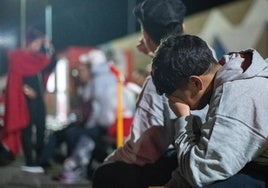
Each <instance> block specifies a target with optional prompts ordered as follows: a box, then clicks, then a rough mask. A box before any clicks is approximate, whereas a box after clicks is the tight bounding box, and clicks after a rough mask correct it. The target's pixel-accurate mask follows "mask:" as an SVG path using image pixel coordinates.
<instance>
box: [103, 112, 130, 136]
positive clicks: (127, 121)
mask: <svg viewBox="0 0 268 188" xmlns="http://www.w3.org/2000/svg"><path fill="white" fill-rule="evenodd" d="M132 120H133V117H129V118H124V119H123V125H124V129H123V130H124V132H123V133H124V134H123V135H124V137H125V138H126V137H127V136H128V135H129V133H130V128H131V125H132ZM108 134H109V135H110V136H112V137H114V138H116V136H117V121H116V122H115V123H114V124H113V125H112V126H111V127H110V128H109V130H108Z"/></svg>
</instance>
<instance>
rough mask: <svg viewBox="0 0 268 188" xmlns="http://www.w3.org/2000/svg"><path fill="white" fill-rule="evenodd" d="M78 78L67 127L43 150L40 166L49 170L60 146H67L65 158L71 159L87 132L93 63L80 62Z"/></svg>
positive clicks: (56, 133)
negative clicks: (81, 137) (79, 141)
mask: <svg viewBox="0 0 268 188" xmlns="http://www.w3.org/2000/svg"><path fill="white" fill-rule="evenodd" d="M77 72H78V75H77V78H75V84H76V92H75V94H73V96H71V97H70V99H71V101H70V105H71V110H70V113H69V117H68V122H67V124H66V126H65V127H64V128H63V129H61V130H57V131H55V132H53V133H52V134H51V135H50V136H49V137H48V139H47V140H48V141H47V143H46V145H45V147H44V149H43V152H42V155H41V158H40V161H39V165H40V166H42V167H44V168H47V167H50V166H51V163H50V162H51V160H52V159H56V158H57V154H60V155H62V153H59V150H60V146H61V145H62V144H66V146H67V153H66V155H64V156H61V157H63V158H66V157H69V156H70V154H71V153H72V152H73V149H74V148H75V145H76V144H77V141H78V139H79V137H80V136H81V135H83V134H84V133H85V131H86V128H85V126H84V125H85V123H86V122H87V121H88V118H89V117H90V113H91V100H92V97H91V95H92V83H91V81H92V78H91V77H92V74H91V63H82V62H80V63H79V64H78V66H77Z"/></svg>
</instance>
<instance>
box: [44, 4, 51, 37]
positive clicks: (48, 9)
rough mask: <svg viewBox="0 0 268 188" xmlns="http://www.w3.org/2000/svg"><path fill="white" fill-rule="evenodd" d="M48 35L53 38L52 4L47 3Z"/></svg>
mask: <svg viewBox="0 0 268 188" xmlns="http://www.w3.org/2000/svg"><path fill="white" fill-rule="evenodd" d="M45 14H46V15H45V16H46V18H45V19H46V20H45V21H46V35H47V36H48V37H49V38H50V40H52V6H51V5H47V6H46V12H45Z"/></svg>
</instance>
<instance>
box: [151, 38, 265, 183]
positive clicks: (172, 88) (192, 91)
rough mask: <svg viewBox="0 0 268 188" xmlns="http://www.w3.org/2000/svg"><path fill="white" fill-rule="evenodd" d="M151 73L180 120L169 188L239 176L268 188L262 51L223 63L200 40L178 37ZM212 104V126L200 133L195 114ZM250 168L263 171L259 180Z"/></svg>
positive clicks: (251, 51)
mask: <svg viewBox="0 0 268 188" xmlns="http://www.w3.org/2000/svg"><path fill="white" fill-rule="evenodd" d="M151 74H152V79H153V82H154V85H155V87H156V90H157V92H158V93H159V94H165V95H166V96H167V97H168V100H169V105H170V108H171V109H172V111H173V112H174V113H175V114H176V116H177V119H176V121H175V123H174V128H175V145H176V148H177V159H178V168H177V170H176V172H174V173H173V175H172V179H171V180H170V181H169V183H167V185H166V187H169V188H173V187H175V188H177V187H189V186H193V187H197V186H198V187H203V186H206V185H209V184H212V183H214V182H216V181H220V180H226V179H227V180H228V178H230V177H232V176H234V175H236V174H237V173H238V175H239V174H240V173H243V174H250V175H252V177H251V178H254V179H256V180H258V181H262V182H263V184H264V181H265V180H267V179H268V178H267V174H268V173H267V167H268V166H266V165H268V159H267V156H265V150H267V145H268V126H267V122H268V116H267V109H268V100H267V98H268V84H267V83H268V64H267V62H265V60H264V59H263V58H262V57H261V56H260V54H259V53H258V52H257V51H256V50H254V49H248V50H245V51H241V52H235V53H230V54H228V55H225V56H224V57H223V58H222V59H221V60H220V61H219V62H217V61H216V60H215V59H214V58H213V55H212V53H211V51H210V49H209V47H208V46H207V44H206V42H204V41H203V40H201V39H200V38H199V37H196V36H191V35H184V36H179V35H174V36H171V37H169V38H168V39H167V40H165V41H163V43H162V44H161V45H160V47H159V48H158V50H157V52H156V56H155V58H154V59H153V64H152V73H151ZM206 105H209V109H208V113H207V116H206V122H205V123H204V124H203V125H202V126H201V128H200V129H199V131H198V132H196V128H197V126H195V123H194V120H193V119H192V118H190V117H191V116H190V110H198V109H201V108H203V107H204V106H206ZM249 165H250V166H255V167H257V168H259V169H258V171H255V174H254V175H253V172H254V171H253V170H252V169H253V168H252V167H250V168H249ZM257 168H256V169H257ZM265 171H266V172H265ZM256 172H257V173H256ZM258 172H259V173H258ZM265 176H266V177H265ZM240 178H241V177H240ZM240 180H241V179H240ZM233 183H235V181H233ZM263 184H262V185H263ZM242 185H243V182H242V184H240V186H242ZM245 186H246V185H245ZM228 187H229V186H228Z"/></svg>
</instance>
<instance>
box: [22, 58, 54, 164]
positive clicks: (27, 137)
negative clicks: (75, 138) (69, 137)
mask: <svg viewBox="0 0 268 188" xmlns="http://www.w3.org/2000/svg"><path fill="white" fill-rule="evenodd" d="M55 65H56V61H55V60H54V58H53V61H52V63H51V64H49V65H48V66H47V67H46V68H44V69H43V70H42V71H41V72H39V73H38V74H35V75H32V76H27V77H26V76H25V77H23V84H27V85H28V86H29V87H31V88H32V89H33V90H34V91H35V94H36V98H34V99H30V98H28V97H26V100H27V107H28V111H29V124H28V125H27V126H26V128H24V129H23V130H22V135H21V139H22V149H23V153H24V157H25V163H26V165H27V166H35V165H37V163H38V161H39V158H40V156H41V152H42V149H43V146H44V139H45V129H46V106H45V102H44V96H43V95H44V90H45V84H44V83H45V76H46V74H47V73H50V72H51V71H52V69H53V68H54V67H55ZM33 127H35V137H34V139H33ZM33 151H34V152H35V154H33ZM34 156H35V157H34Z"/></svg>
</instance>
